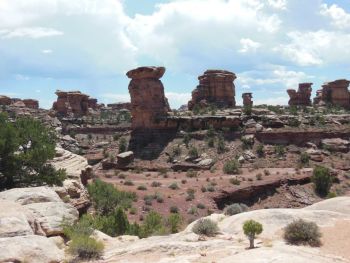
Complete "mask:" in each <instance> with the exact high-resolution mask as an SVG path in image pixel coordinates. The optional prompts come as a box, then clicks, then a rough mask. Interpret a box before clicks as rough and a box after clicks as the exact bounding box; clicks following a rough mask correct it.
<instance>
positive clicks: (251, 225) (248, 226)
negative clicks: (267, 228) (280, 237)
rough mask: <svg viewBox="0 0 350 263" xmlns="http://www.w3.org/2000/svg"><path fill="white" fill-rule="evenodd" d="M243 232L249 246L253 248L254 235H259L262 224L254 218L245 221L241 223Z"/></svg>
mask: <svg viewBox="0 0 350 263" xmlns="http://www.w3.org/2000/svg"><path fill="white" fill-rule="evenodd" d="M243 231H244V234H245V235H246V236H247V237H248V239H249V248H254V239H255V237H256V235H259V234H261V233H262V231H263V226H262V224H260V223H259V222H256V221H254V220H248V221H245V222H244V224H243Z"/></svg>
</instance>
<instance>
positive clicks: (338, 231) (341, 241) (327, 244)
mask: <svg viewBox="0 0 350 263" xmlns="http://www.w3.org/2000/svg"><path fill="white" fill-rule="evenodd" d="M322 234H323V237H322V244H323V245H322V247H321V251H322V253H325V254H333V255H337V256H341V257H344V258H345V259H347V260H348V261H349V262H350V221H349V220H343V221H339V222H337V223H336V224H335V226H334V227H325V228H322Z"/></svg>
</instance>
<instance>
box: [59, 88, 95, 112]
mask: <svg viewBox="0 0 350 263" xmlns="http://www.w3.org/2000/svg"><path fill="white" fill-rule="evenodd" d="M56 95H57V96H58V98H57V101H55V102H54V103H53V106H52V109H53V110H55V111H56V113H57V114H58V115H60V116H67V117H80V116H84V115H87V114H88V111H89V109H97V107H98V105H97V100H96V99H93V98H90V97H89V96H88V95H86V94H84V93H81V92H80V91H69V92H66V91H61V90H57V91H56Z"/></svg>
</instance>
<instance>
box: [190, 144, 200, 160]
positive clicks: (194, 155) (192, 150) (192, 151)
mask: <svg viewBox="0 0 350 263" xmlns="http://www.w3.org/2000/svg"><path fill="white" fill-rule="evenodd" d="M188 155H189V156H190V157H191V158H193V159H195V158H198V157H199V153H198V150H197V148H196V147H194V146H192V147H191V148H190V149H189V150H188Z"/></svg>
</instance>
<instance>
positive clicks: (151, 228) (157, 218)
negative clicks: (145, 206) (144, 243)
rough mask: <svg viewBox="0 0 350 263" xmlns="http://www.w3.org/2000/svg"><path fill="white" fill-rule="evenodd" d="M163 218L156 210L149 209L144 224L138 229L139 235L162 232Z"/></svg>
mask: <svg viewBox="0 0 350 263" xmlns="http://www.w3.org/2000/svg"><path fill="white" fill-rule="evenodd" d="M164 232H165V231H164V225H163V218H162V216H161V215H160V214H158V213H157V212H154V211H151V212H149V213H148V214H147V216H146V218H145V221H144V224H143V225H142V227H141V230H140V236H141V237H148V236H150V235H154V234H162V233H164Z"/></svg>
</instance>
